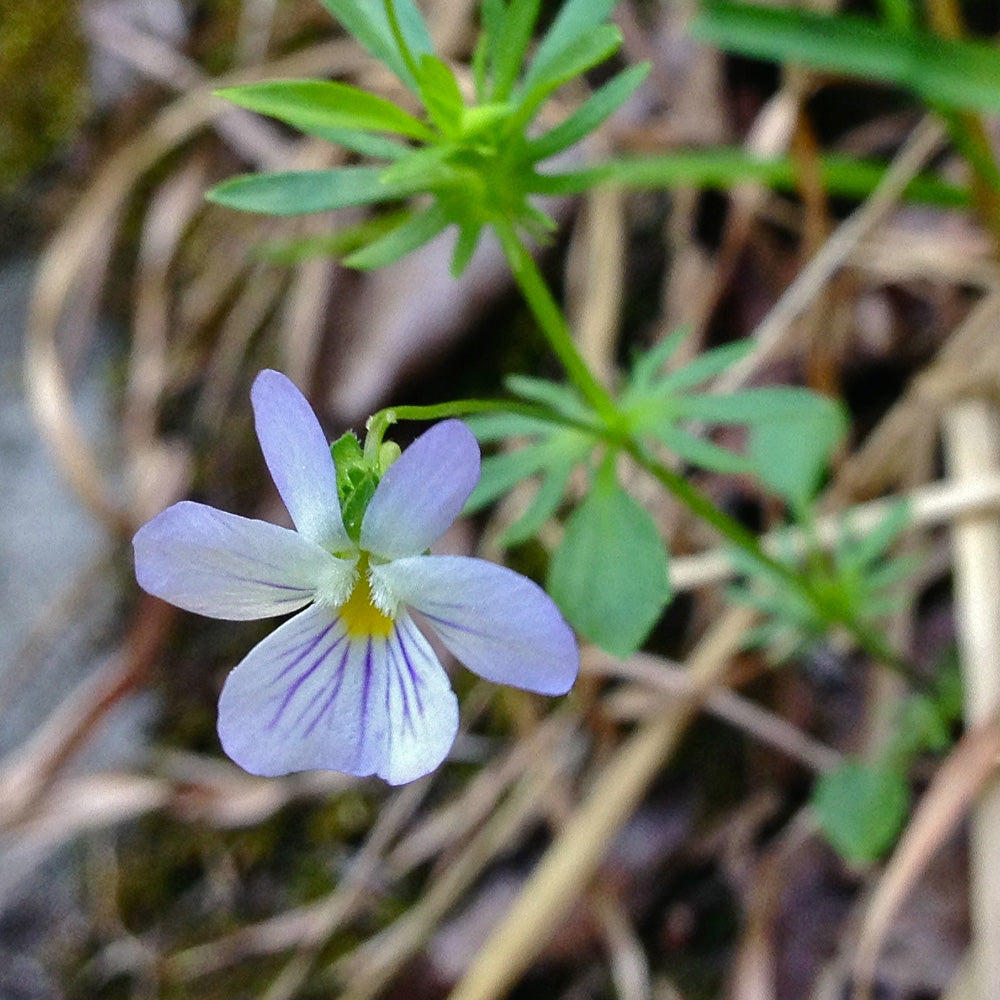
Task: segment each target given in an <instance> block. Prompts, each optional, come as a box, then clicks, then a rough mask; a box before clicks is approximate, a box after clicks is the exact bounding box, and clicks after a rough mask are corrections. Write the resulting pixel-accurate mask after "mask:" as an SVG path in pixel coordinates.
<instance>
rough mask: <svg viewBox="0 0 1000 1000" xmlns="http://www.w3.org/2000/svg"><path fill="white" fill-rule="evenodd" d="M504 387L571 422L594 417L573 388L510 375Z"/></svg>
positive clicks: (524, 376)
mask: <svg viewBox="0 0 1000 1000" xmlns="http://www.w3.org/2000/svg"><path fill="white" fill-rule="evenodd" d="M504 385H505V386H506V387H507V388H508V389H509V390H510V391H511V392H512V393H513V394H514V395H515V396H520V397H521V398H522V399H527V400H529V401H531V402H532V403H541V404H542V406H545V407H548V408H549V409H550V410H554V411H555V412H556V413H560V414H562V416H564V417H568V418H569V419H570V420H581V421H588V420H590V419H591V418H592V416H593V414H592V413H591V410H590V408H589V407H588V406H587V404H586V403H585V402H584V401H583V400H582V399H581V398H580V396H579V395H578V394H577V391H576V389H574V388H573V387H572V386H568V385H561V384H559V383H558V382H552V381H550V380H549V379H544V378H533V377H532V376H531V375H508V376H507V378H505V379H504Z"/></svg>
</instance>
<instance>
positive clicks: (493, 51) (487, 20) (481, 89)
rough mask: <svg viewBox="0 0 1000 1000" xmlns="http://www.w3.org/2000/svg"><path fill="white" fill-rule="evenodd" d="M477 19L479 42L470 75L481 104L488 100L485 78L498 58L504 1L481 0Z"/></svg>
mask: <svg viewBox="0 0 1000 1000" xmlns="http://www.w3.org/2000/svg"><path fill="white" fill-rule="evenodd" d="M479 18H480V22H481V28H480V33H479V41H478V42H477V44H476V50H475V52H474V53H473V56H472V74H473V78H474V79H475V82H476V100H477V102H478V103H480V104H482V103H483V102H485V101H487V100H489V96H490V94H489V86H488V83H489V81H488V80H487V76H488V74H489V73H491V72H493V71H494V67H495V66H496V64H497V59H498V58H499V45H500V38H501V36H502V34H503V26H504V22H505V21H506V20H507V7H506V5H505V4H504V0H482V3H481V4H480V11H479Z"/></svg>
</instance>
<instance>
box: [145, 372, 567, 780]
mask: <svg viewBox="0 0 1000 1000" xmlns="http://www.w3.org/2000/svg"><path fill="white" fill-rule="evenodd" d="M251 399H252V402H253V408H254V417H255V422H256V428H257V437H258V439H259V441H260V445H261V449H262V450H263V452H264V458H265V460H266V462H267V465H268V468H269V469H270V471H271V476H272V478H273V479H274V482H275V485H276V486H277V488H278V492H279V493H280V494H281V497H282V499H283V500H284V502H285V506H286V507H287V508H288V512H289V514H290V515H291V518H292V521H293V523H294V524H295V528H296V530H295V531H292V530H290V529H288V528H283V527H279V526H278V525H274V524H269V523H267V522H264V521H257V520H251V519H248V518H244V517H238V516H236V515H234V514H227V513H225V512H224V511H220V510H216V509H215V508H213V507H208V506H205V505H204V504H199V503H193V502H190V501H185V502H182V503H178V504H174V505H173V506H172V507H169V508H167V510H165V511H163V513H161V514H159V515H157V516H156V517H154V518H153V519H152V520H151V521H150V522H149V523H148V524H146V525H145V526H143V527H142V528H141V529H140V530H139V531H138V533H137V534H136V536H135V540H134V546H135V566H136V577H137V579H138V581H139V584H140V585H141V586H142V587H143V589H144V590H146V591H148V592H149V593H151V594H154V595H156V596H157V597H161V598H163V599H164V600H166V601H169V602H170V603H171V604H175V605H177V606H178V607H181V608H184V609H186V610H188V611H194V612H197V613H198V614H203V615H208V616H210V617H213V618H225V619H230V620H247V619H255V618H267V617H271V616H274V615H281V614H285V613H286V612H290V611H298V612H299V613H298V614H296V615H295V616H294V617H293V618H291V619H290V620H288V621H286V622H284V623H283V624H282V625H280V626H279V627H278V628H277V629H276V630H275V631H274V632H273V633H271V635H269V636H268V637H267V638H266V639H264V640H263V641H262V642H261V643H259V644H258V645H257V646H256V647H255V648H254V649H252V650H251V651H250V653H249V654H248V655H247V656H246V657H245V658H244V660H243V661H242V662H241V663H240V664H239V665H238V666H237V667H236V668H235V669H234V670H233V671H232V673H230V675H229V677H228V679H227V680H226V683H225V686H224V687H223V689H222V695H221V697H220V700H219V737H220V739H221V741H222V746H223V748H224V749H225V751H226V753H227V754H228V755H229V756H230V757H231V758H232V759H233V760H234V761H235V762H236V763H237V764H239V765H240V766H241V767H243V768H245V769H246V770H247V771H249V772H251V773H252V774H260V775H278V774H287V773H289V772H292V771H303V770H309V769H314V768H322V769H328V770H334V771H343V772H345V773H348V774H355V775H369V774H377V775H379V776H381V777H382V778H384V779H385V780H386V781H388V782H389V783H391V784H394V785H395V784H402V783H404V782H407V781H413V780H414V779H416V778H419V777H420V776H421V775H424V774H426V773H428V772H429V771H432V770H433V769H434V768H435V767H437V766H438V764H440V763H441V761H442V760H443V759H444V758H445V756H446V755H447V753H448V751H449V749H450V748H451V746H452V743H453V742H454V739H455V734H456V732H457V729H458V703H457V699H456V698H455V695H454V693H453V692H452V690H451V685H450V683H449V681H448V677H447V675H446V673H445V671H444V668H443V667H442V666H441V663H440V661H439V660H438V658H437V656H436V655H435V653H434V651H433V649H432V648H431V645H430V643H429V642H428V641H427V639H426V637H425V636H424V635H423V633H422V632H421V631H420V629H419V628H418V626H417V624H416V622H415V621H414V618H413V617H412V615H411V613H410V611H411V609H413V610H416V611H418V612H419V613H420V614H421V615H422V616H423V619H424V620H425V621H426V622H427V624H428V626H429V627H430V628H432V629H433V630H434V632H435V633H436V634H437V636H438V637H439V638H440V640H441V642H442V643H443V644H444V645H445V646H446V647H447V648H448V649H449V650H450V651H451V652H452V653H453V654H454V655H455V656H456V657H457V658H458V659H459V660H461V661H462V662H463V663H464V664H465V665H466V666H467V667H468V668H469V669H470V670H472V671H474V672H475V673H477V674H479V675H480V676H481V677H484V678H486V679H487V680H490V681H493V682H496V683H501V684H512V685H514V686H515V687H520V688H525V689H526V690H529V691H537V692H540V693H542V694H563V693H565V692H566V691H568V690H569V688H570V687H571V686H572V684H573V681H574V680H575V678H576V673H577V668H578V661H579V655H578V652H577V647H576V643H575V640H574V638H573V634H572V632H571V631H570V629H569V626H567V624H566V623H565V621H564V620H563V618H562V616H561V615H560V614H559V611H558V610H557V608H556V606H555V605H554V604H553V603H552V601H551V600H550V599H549V598H548V597H547V596H546V594H545V593H544V591H542V590H541V588H540V587H538V586H537V585H536V584H534V583H532V582H531V581H530V580H528V579H526V578H525V577H523V576H520V575H519V574H517V573H515V572H513V571H512V570H509V569H506V568H504V567H502V566H497V565H495V564H493V563H490V562H486V561H485V560H482V559H474V558H469V557H465V556H448V555H440V556H438V555H428V554H426V550H427V549H428V548H429V546H430V545H431V544H433V542H435V541H436V540H437V539H438V538H439V537H440V536H441V535H442V534H443V533H444V532H445V530H446V529H447V528H448V526H449V525H450V524H451V523H452V521H454V519H455V518H456V517H457V516H458V514H459V513H460V511H461V510H462V507H463V506H464V504H465V501H466V500H467V499H468V496H469V494H470V493H471V492H472V489H473V487H474V486H475V485H476V482H477V481H478V479H479V447H478V445H477V443H476V440H475V438H474V437H473V435H472V433H471V432H470V431H469V429H468V428H467V427H466V426H465V425H464V424H462V423H461V422H459V421H458V420H445V421H443V422H441V423H439V424H436V425H435V426H433V427H432V428H431V429H430V430H428V431H427V432H426V433H424V434H423V435H421V436H420V437H419V438H417V440H416V441H414V443H413V444H412V445H411V446H410V447H409V448H407V449H406V451H404V452H403V454H402V455H401V456H400V457H399V458H398V459H397V460H396V461H395V462H394V463H393V464H392V465H390V466H389V468H388V469H387V470H386V471H385V473H384V475H383V476H382V478H381V480H380V481H379V483H378V486H377V488H376V490H375V492H374V495H373V496H372V497H371V500H370V501H369V503H368V506H367V509H366V510H365V513H364V516H363V519H362V521H361V525H360V532H359V533H358V539H357V541H355V540H352V538H351V537H349V535H348V532H347V530H346V529H345V527H344V520H343V517H342V514H341V507H340V501H339V500H338V493H337V474H336V470H335V467H334V462H333V459H332V457H331V453H330V447H329V445H328V444H327V441H326V438H325V437H324V435H323V432H322V430H321V428H320V425H319V422H318V421H317V419H316V417H315V415H314V414H313V412H312V410H311V409H310V407H309V404H308V403H307V402H306V400H305V398H304V397H303V396H302V394H301V393H300V392H299V391H298V389H296V388H295V386H294V385H293V384H292V383H291V382H290V381H289V380H288V379H287V378H286V377H285V376H284V375H281V374H279V373H278V372H274V371H263V372H261V373H260V375H258V377H257V379H256V380H255V382H254V385H253V390H252V392H251ZM300 609H304V610H300Z"/></svg>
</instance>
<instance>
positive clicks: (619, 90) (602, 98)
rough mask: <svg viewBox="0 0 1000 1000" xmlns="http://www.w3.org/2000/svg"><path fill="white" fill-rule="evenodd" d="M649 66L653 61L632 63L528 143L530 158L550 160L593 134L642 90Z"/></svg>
mask: <svg viewBox="0 0 1000 1000" xmlns="http://www.w3.org/2000/svg"><path fill="white" fill-rule="evenodd" d="M649 69H650V64H649V63H641V64H640V65H638V66H632V67H631V68H629V69H627V70H625V71H623V72H621V73H619V74H618V75H617V76H615V77H613V78H612V79H611V80H609V81H608V82H607V83H606V84H604V86H602V87H599V88H598V89H597V90H595V91H594V93H593V94H591V95H590V97H589V98H588V99H587V100H586V101H585V102H584V103H583V104H581V105H580V107H579V108H577V109H576V111H574V112H573V113H572V114H571V115H570V116H569V117H568V118H566V119H565V120H564V121H562V122H560V123H559V124H558V125H557V126H556V127H555V128H553V129H550V130H549V131H548V132H546V133H544V134H543V135H540V136H538V138H536V139H531V140H530V141H529V142H528V156H529V158H530V159H531V160H533V161H538V160H545V159H548V157H550V156H554V155H555V154H556V153H561V152H562V151H563V150H564V149H568V148H569V147H570V146H572V145H574V144H575V143H577V142H579V141H580V140H581V139H583V138H585V137H586V136H588V135H590V133H591V132H593V131H595V130H596V129H597V128H598V126H599V125H601V124H602V122H604V121H605V120H606V119H607V118H609V117H610V116H611V115H612V114H614V113H615V112H616V111H617V110H618V109H619V108H620V107H621V106H622V105H623V104H624V103H625V102H626V101H627V100H628V99H629V98H630V97H631V96H632V95H633V94H634V93H635V92H636V91H637V90H638V89H639V87H640V85H641V84H642V81H643V80H645V79H646V77H647V75H648V74H649Z"/></svg>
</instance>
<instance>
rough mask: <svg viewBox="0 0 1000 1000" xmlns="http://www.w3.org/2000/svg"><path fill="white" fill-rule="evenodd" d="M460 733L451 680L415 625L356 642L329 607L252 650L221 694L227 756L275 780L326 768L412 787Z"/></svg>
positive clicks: (222, 733) (307, 613)
mask: <svg viewBox="0 0 1000 1000" xmlns="http://www.w3.org/2000/svg"><path fill="white" fill-rule="evenodd" d="M411 631H412V633H414V634H415V635H416V637H417V638H416V639H415V638H414V636H413V635H411ZM457 727H458V709H457V703H456V701H455V696H454V694H452V692H451V688H450V687H449V686H448V680H447V677H446V675H445V673H444V670H443V669H442V668H441V665H440V664H439V663H438V661H437V658H436V657H435V656H434V654H433V652H432V651H431V650H430V648H429V647H428V645H427V641H426V640H425V639H423V637H422V636H420V635H419V633H417V632H416V629H415V627H414V626H413V624H412V622H408V623H407V624H406V625H404V627H403V628H402V629H400V630H399V631H398V632H394V633H392V634H391V635H390V636H389V638H388V639H385V638H377V637H375V638H370V637H357V636H354V637H351V636H348V634H347V632H346V630H345V629H344V626H343V623H342V622H341V621H340V620H339V619H338V618H337V617H336V613H335V612H333V611H331V610H330V609H327V608H324V607H322V606H320V605H315V606H313V607H311V608H308V609H306V610H305V611H303V612H302V613H301V614H299V615H296V617H295V618H293V619H292V620H291V621H288V622H286V623H285V624H284V625H282V626H281V627H280V628H278V629H277V630H275V631H274V632H273V633H272V634H271V635H270V636H268V637H267V638H266V639H265V640H264V641H263V642H261V643H260V644H259V645H258V646H256V647H255V648H254V649H253V650H251V651H250V653H249V655H247V657H246V658H245V659H244V660H243V661H242V662H241V663H240V664H239V666H237V667H236V669H235V670H233V671H232V673H231V674H230V675H229V677H228V678H227V680H226V683H225V686H224V687H223V689H222V695H221V697H220V698H219V738H220V740H221V741H222V746H223V748H224V749H225V751H226V753H227V754H228V755H229V756H230V757H231V758H232V759H233V760H234V761H235V762H236V763H237V764H239V765H240V767H242V768H244V769H245V770H247V771H249V772H250V773H251V774H260V775H267V776H273V775H278V774H289V773H291V772H293V771H308V770H317V769H322V770H330V771H341V772H343V773H345V774H354V775H358V776H362V777H363V776H365V775H369V774H379V775H381V776H383V777H385V778H386V780H388V781H390V782H392V783H393V784H400V783H402V782H405V781H412V780H413V779H414V778H418V777H420V776H421V775H423V774H426V773H427V772H428V771H430V770H432V769H433V768H434V767H436V766H437V765H438V764H439V763H440V762H441V760H442V759H443V758H444V756H445V755H446V754H447V752H448V749H449V748H450V747H451V744H452V742H453V741H454V738H455V732H456V730H457Z"/></svg>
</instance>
